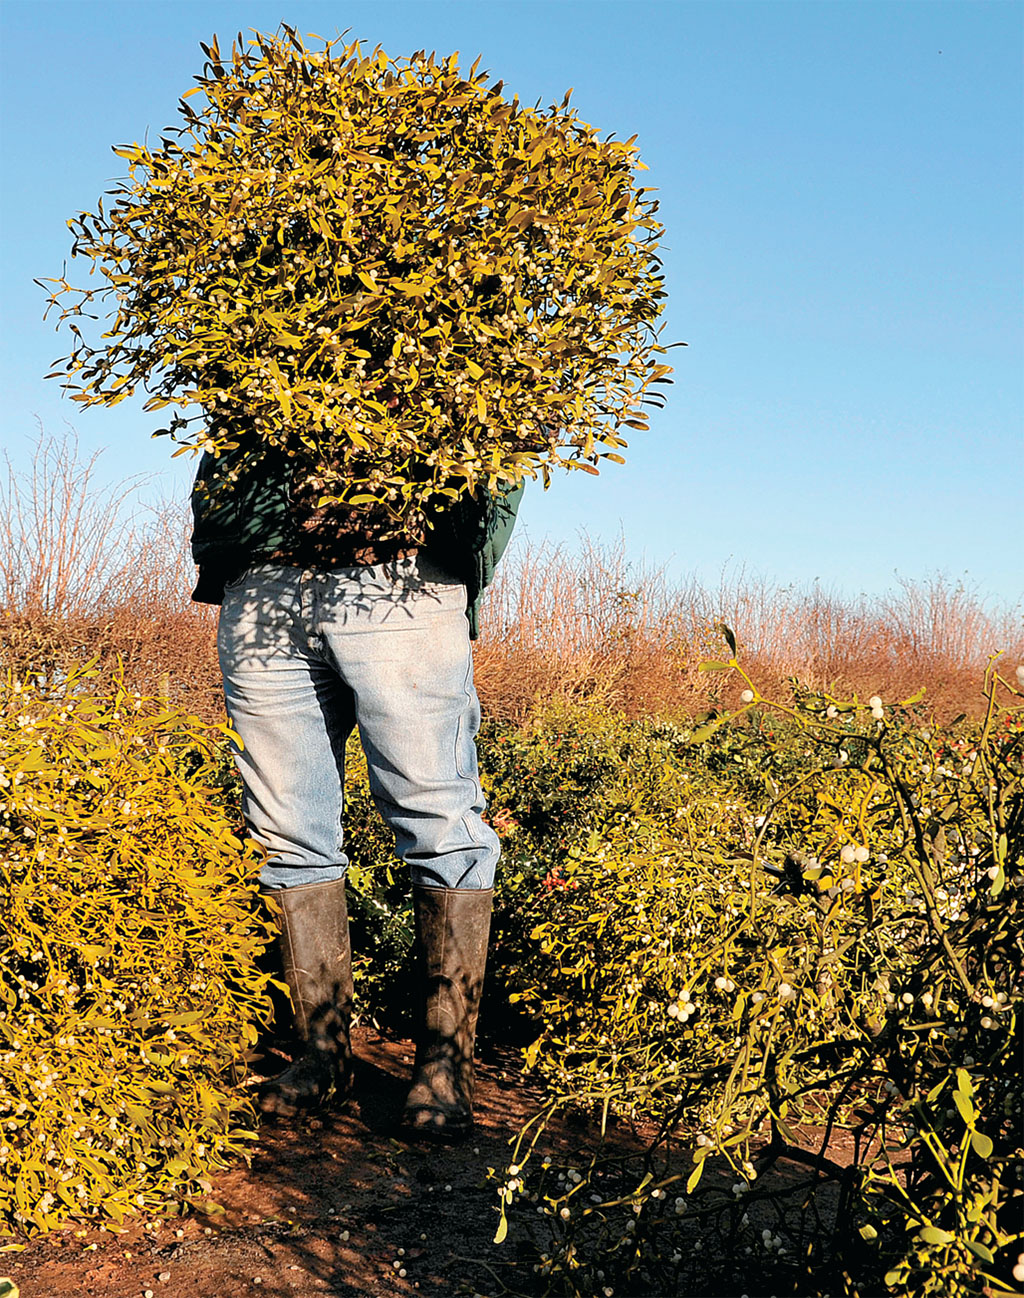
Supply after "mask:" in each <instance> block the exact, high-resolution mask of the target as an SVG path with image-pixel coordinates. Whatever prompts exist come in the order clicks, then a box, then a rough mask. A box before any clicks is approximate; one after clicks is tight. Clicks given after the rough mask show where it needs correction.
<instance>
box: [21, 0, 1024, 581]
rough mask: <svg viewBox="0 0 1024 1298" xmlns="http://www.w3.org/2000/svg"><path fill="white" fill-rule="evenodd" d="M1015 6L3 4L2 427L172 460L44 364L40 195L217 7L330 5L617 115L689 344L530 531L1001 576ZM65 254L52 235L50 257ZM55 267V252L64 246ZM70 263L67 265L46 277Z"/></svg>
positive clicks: (45, 245) (61, 212)
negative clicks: (639, 169)
mask: <svg viewBox="0 0 1024 1298" xmlns="http://www.w3.org/2000/svg"><path fill="white" fill-rule="evenodd" d="M1022 16H1024V7H1022V5H1021V4H1020V3H1018V2H1017V0H994V2H993V0H960V2H957V3H943V2H942V0H896V2H892V0H740V2H738V3H737V2H734V0H703V2H700V3H689V2H688V0H662V2H660V3H659V2H648V0H633V2H632V3H631V2H630V0H589V2H588V3H577V2H576V0H538V2H534V0H465V2H462V0H460V2H458V3H452V2H444V0H418V2H417V3H397V2H391V0H373V2H372V3H367V2H365V0H364V2H362V3H359V2H349V3H345V4H335V3H301V2H300V3H273V4H268V3H263V2H262V0H260V2H256V3H226V2H224V0H202V2H201V3H192V2H191V0H163V2H158V0H150V2H149V3H136V2H134V0H133V2H132V3H123V4H120V3H99V2H96V0H93V2H91V3H90V2H89V0H75V3H64V2H63V0H5V3H4V4H3V7H2V10H0V23H2V36H3V50H2V58H3V64H4V67H3V83H2V92H0V94H2V102H0V107H2V111H3V115H4V118H5V120H6V127H5V133H4V138H3V158H2V163H3V175H4V178H5V180H4V186H3V194H2V205H3V206H2V215H3V226H2V231H0V233H2V236H3V239H2V248H3V266H2V275H3V279H2V291H3V304H4V306H3V345H4V359H3V371H2V374H0V379H2V382H3V407H2V416H0V419H2V423H0V429H2V437H3V441H4V444H5V445H6V446H8V448H9V449H10V450H11V453H12V455H13V458H14V459H15V461H16V462H17V463H24V462H25V460H26V456H27V450H28V447H29V445H30V439H31V437H32V436H33V435H34V433H35V431H36V417H37V416H38V418H39V419H41V420H42V423H43V425H44V427H45V428H46V429H47V431H51V432H60V431H61V430H62V429H64V428H65V426H66V423H68V422H70V423H71V424H72V425H73V426H74V427H75V428H77V429H78V431H79V434H80V437H81V440H82V443H83V445H84V446H85V447H86V448H93V447H99V446H105V447H108V448H110V453H109V454H108V455H106V456H105V457H104V459H105V463H106V465H107V469H106V471H107V473H108V474H109V475H110V476H111V477H114V478H116V477H119V476H121V475H124V474H127V473H130V472H134V471H143V472H149V471H159V472H160V473H161V474H162V478H161V484H162V487H161V490H162V493H164V494H166V493H170V492H177V493H180V494H181V495H184V493H185V490H186V488H187V479H188V477H189V475H190V472H191V469H190V461H189V460H188V459H186V458H182V459H179V460H176V461H173V462H172V461H170V459H169V453H170V450H171V449H172V448H171V447H170V445H169V443H168V442H167V441H166V440H164V439H160V440H157V441H151V440H149V438H148V434H149V432H151V431H152V429H153V428H155V427H158V426H159V424H160V422H161V416H160V414H159V413H157V414H150V415H147V414H144V413H143V412H142V404H143V400H144V398H140V399H138V400H130V401H125V402H123V403H122V404H121V405H119V406H118V407H117V408H116V409H113V410H109V411H108V410H91V411H88V412H85V411H81V410H80V409H79V408H78V407H77V406H76V405H75V404H73V403H72V402H70V401H69V400H68V399H67V398H64V397H62V396H61V393H60V390H59V387H58V384H57V382H56V381H55V380H51V381H50V382H49V383H46V382H44V381H43V377H42V376H43V375H44V374H45V373H46V372H47V370H48V368H49V363H50V362H51V361H52V360H54V359H55V358H57V357H58V356H62V355H65V354H66V353H67V351H68V350H69V348H68V345H67V335H66V334H65V333H63V332H62V333H61V334H57V333H55V332H54V330H53V319H54V317H53V316H52V315H51V318H50V320H49V321H47V322H46V323H45V324H44V323H43V321H42V312H43V309H44V306H45V300H44V294H43V292H42V291H41V290H40V289H39V288H38V287H37V286H36V285H34V284H33V283H32V278H33V276H46V275H58V274H60V273H61V268H62V264H63V262H64V259H65V258H66V257H67V256H68V254H69V251H70V243H71V238H70V232H69V231H68V230H67V227H66V225H65V222H66V221H67V219H68V218H69V217H71V216H73V215H75V214H76V213H77V212H79V211H81V210H89V211H93V210H95V206H96V200H97V198H98V197H99V196H100V194H101V193H102V192H103V190H104V189H108V188H111V187H112V186H111V181H112V180H113V179H114V178H115V177H119V176H121V175H123V170H124V166H123V163H122V162H121V160H120V159H118V158H116V157H115V156H114V155H113V154H112V153H111V152H110V148H111V146H112V145H114V144H122V143H126V142H130V141H133V140H142V139H143V137H144V136H145V134H146V132H147V130H148V132H149V138H150V140H154V139H155V138H156V137H157V135H158V132H159V131H160V130H161V128H163V127H165V126H168V125H174V124H176V122H177V109H176V105H177V100H178V97H179V96H180V95H181V94H182V93H183V92H184V91H185V90H187V89H188V88H189V87H190V86H191V85H192V84H193V82H192V80H191V78H192V76H193V75H194V74H196V73H198V72H199V71H200V69H201V65H202V61H203V55H202V53H201V51H200V49H199V41H200V40H205V41H209V38H210V36H211V35H212V34H213V33H214V32H216V33H217V34H218V36H219V38H220V43H221V47H222V48H225V47H229V46H230V43H231V38H232V36H234V35H235V34H236V33H237V32H238V31H239V30H242V31H243V32H244V33H245V34H246V35H247V36H248V35H249V34H250V33H249V32H248V30H247V29H249V28H253V27H255V28H257V29H259V30H264V31H273V30H275V29H276V28H277V25H278V23H279V22H280V21H281V20H282V19H283V20H284V21H286V22H289V23H291V24H293V25H295V26H297V27H298V28H299V30H300V31H302V32H316V33H318V34H319V35H321V36H324V37H328V38H329V37H332V36H334V35H336V34H338V33H340V32H341V31H343V30H344V29H345V28H346V27H348V28H351V37H359V38H361V39H363V40H365V41H366V42H367V45H368V46H369V47H372V46H373V45H375V44H377V43H378V42H379V43H381V44H382V45H383V46H384V48H385V49H386V50H387V51H388V53H389V54H392V55H393V56H398V55H402V54H409V53H411V52H412V51H414V50H416V49H419V48H421V47H426V48H427V49H428V50H429V49H436V50H437V51H438V53H439V54H440V53H447V52H450V51H451V50H454V49H457V50H459V51H460V54H461V57H462V59H463V62H464V66H465V67H467V68H468V66H469V65H470V64H471V63H472V62H473V60H474V59H475V58H476V56H477V55H478V54H482V55H483V63H482V66H483V67H486V68H489V69H490V70H491V73H492V77H493V78H494V79H498V78H503V79H504V81H505V84H506V91H507V93H509V94H511V93H512V91H517V92H518V93H519V96H520V99H521V100H523V101H524V102H527V103H531V104H532V103H533V102H535V101H536V100H537V99H538V98H539V99H541V100H542V101H543V103H545V104H547V103H550V102H552V101H560V100H561V97H562V95H563V94H564V92H565V90H566V89H568V87H569V86H574V87H575V90H574V94H573V103H574V104H575V106H576V107H577V108H578V110H579V113H580V116H581V117H582V118H583V119H584V120H585V121H589V122H591V123H592V124H594V125H595V126H597V127H599V128H600V129H601V131H602V132H604V133H608V132H612V131H614V132H615V133H616V134H617V135H618V136H619V137H620V138H625V137H627V136H629V135H632V134H633V133H634V132H636V133H638V135H639V141H638V143H639V145H640V147H641V150H642V153H641V156H642V158H643V161H644V162H645V163H646V164H647V166H648V167H649V168H650V170H649V171H648V172H647V173H646V174H645V175H644V177H643V183H644V184H647V185H654V186H657V187H658V190H659V195H658V197H659V198H660V202H661V209H660V212H659V217H660V218H661V220H662V221H663V223H664V225H665V226H666V229H667V234H666V240H665V243H666V248H665V251H664V254H663V255H664V260H665V273H666V277H667V288H668V291H669V302H668V309H667V314H666V317H665V320H666V328H665V332H664V335H663V341H665V342H668V341H674V340H677V339H680V340H685V341H686V342H688V343H689V347H688V348H687V349H678V350H675V351H673V352H672V353H671V356H672V357H674V358H675V359H674V361H673V363H674V364H675V365H676V368H677V372H676V375H675V380H676V382H675V386H674V387H672V388H670V389H668V392H669V404H668V406H667V408H666V409H665V410H664V411H663V412H662V413H661V414H655V417H654V419H653V421H652V429H651V431H650V433H649V434H648V435H646V436H641V435H638V436H637V439H636V441H635V442H634V444H633V446H632V447H631V451H630V453H629V456H628V463H627V465H626V466H625V467H623V468H618V469H616V468H615V466H609V467H608V469H607V470H605V472H604V473H603V474H602V476H601V478H600V479H595V478H590V477H587V476H586V475H582V474H577V475H574V476H572V477H571V478H567V477H564V476H562V477H559V478H558V479H557V480H556V481H555V482H554V484H553V485H552V487H551V489H550V490H549V491H548V492H547V493H546V494H545V493H544V492H543V491H542V489H541V488H540V486H539V484H538V485H537V486H535V487H532V488H528V490H527V497H526V500H525V501H524V505H523V510H522V515H521V517H522V521H523V525H524V528H525V531H526V533H527V534H528V535H529V536H530V537H531V538H532V539H534V540H541V539H543V538H545V537H547V538H550V539H552V540H556V541H564V542H567V543H569V544H570V545H572V544H574V543H575V539H576V537H577V536H578V534H579V533H580V532H581V531H583V530H585V531H587V532H589V533H590V534H592V535H594V536H597V537H601V538H605V539H608V540H614V539H615V538H616V537H617V536H618V534H619V532H620V531H621V532H622V534H623V536H624V538H625V545H626V547H627V550H628V551H629V552H630V554H632V555H635V556H637V557H639V556H641V555H644V556H646V557H647V559H649V560H655V561H659V562H665V563H667V564H668V565H669V568H670V570H671V571H673V572H675V573H678V574H679V575H680V576H683V575H685V574H688V573H691V572H696V573H697V575H698V576H700V577H702V578H703V579H705V580H714V579H715V578H716V577H717V575H718V574H719V572H720V571H721V569H722V567H723V565H727V564H731V565H732V566H733V568H735V567H737V566H738V565H741V564H745V565H746V567H747V569H748V570H753V571H756V572H758V573H759V574H762V575H763V576H765V577H768V578H770V579H776V580H778V581H781V582H784V583H788V582H795V583H798V584H803V583H805V582H810V581H811V580H813V579H814V578H820V579H821V581H822V582H824V583H826V584H828V585H830V586H833V587H834V588H836V589H837V590H839V591H842V592H845V593H848V594H851V595H852V594H856V593H857V592H859V591H862V590H863V591H867V592H881V591H882V590H884V589H886V588H888V587H890V586H891V585H892V584H893V581H894V573H898V574H899V575H900V576H902V577H908V578H920V577H926V576H928V575H930V574H933V573H935V572H937V571H944V572H945V573H947V574H948V575H950V576H951V577H953V578H960V577H962V576H964V574H966V575H967V578H968V579H969V580H970V581H972V582H974V583H977V584H978V585H980V587H981V589H982V590H983V591H986V592H989V593H991V594H992V595H993V596H995V597H998V598H1000V599H1003V600H1010V601H1016V600H1017V599H1018V598H1019V597H1020V596H1021V594H1022V593H1024V562H1022V556H1021V544H1020V537H1021V532H1022V528H1021V516H1022V512H1024V511H1022V503H1024V495H1022V489H1024V468H1022V466H1024V432H1022V405H1024V403H1022V387H1024V382H1022V373H1024V370H1022V358H1024V348H1022V345H1021V344H1022V311H1021V306H1022V270H1024V264H1022V263H1024V258H1022V222H1021V179H1022V118H1021V102H1022V96H1021V91H1022V84H1021V81H1022V78H1021V54H1022ZM76 266H77V263H73V262H72V263H69V269H70V270H72V271H73V270H75V269H76ZM80 274H81V272H80ZM71 278H72V279H74V276H71Z"/></svg>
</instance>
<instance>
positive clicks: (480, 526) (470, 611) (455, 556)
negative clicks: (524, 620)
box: [192, 451, 523, 640]
mask: <svg viewBox="0 0 1024 1298" xmlns="http://www.w3.org/2000/svg"><path fill="white" fill-rule="evenodd" d="M232 475H234V476H232ZM290 476H291V475H290V473H289V466H288V462H287V459H286V457H285V456H284V455H283V454H282V453H281V452H277V451H267V452H266V453H265V454H264V456H263V457H262V459H259V460H258V461H254V460H253V459H252V458H251V457H250V458H248V459H246V460H242V459H241V457H239V456H237V455H236V456H231V455H221V456H217V457H215V456H212V455H209V454H205V455H204V456H203V457H202V459H201V460H200V462H199V469H198V471H197V473H196V478H195V483H194V484H193V487H192V518H193V529H192V558H193V559H194V560H195V562H196V564H198V566H199V578H198V581H197V583H196V588H195V590H194V591H193V592H192V598H193V600H195V601H196V602H197V603H200V604H219V603H221V601H222V600H223V598H224V586H225V583H226V582H229V581H231V580H232V579H233V578H234V577H237V576H238V575H239V574H240V573H241V572H244V570H245V569H246V568H247V567H248V566H249V565H250V564H251V563H252V562H253V561H254V560H255V559H258V558H259V556H260V555H261V554H269V553H271V552H272V551H274V550H277V549H279V548H280V547H282V546H285V545H288V544H290V543H291V542H292V541H293V540H294V539H295V537H294V534H293V531H292V527H293V524H292V521H291V518H292V516H291V510H290V508H289V483H290ZM522 495H523V485H522V484H520V485H519V486H518V487H514V488H513V489H512V490H510V491H508V492H504V493H500V494H492V493H490V492H486V491H482V492H481V493H480V496H479V498H478V499H477V498H473V497H468V496H464V497H462V498H461V499H459V500H458V501H456V503H455V504H454V505H452V506H451V507H450V508H447V509H445V510H444V512H443V513H438V514H437V515H436V516H435V517H434V519H433V520H432V521H433V526H432V528H431V531H430V536H429V539H428V541H427V544H426V545H425V546H424V553H425V554H426V555H427V557H428V558H430V559H431V560H433V561H434V562H435V563H437V564H438V566H439V567H442V568H444V570H445V571H446V572H448V573H450V574H451V575H452V576H453V577H455V578H456V579H457V580H458V581H461V582H464V583H465V586H466V600H467V602H466V616H467V618H468V619H469V634H470V637H471V638H472V639H474V640H475V639H476V638H477V635H478V634H479V615H480V604H481V602H482V599H483V593H484V590H485V589H486V587H487V586H488V585H489V584H490V582H491V580H492V579H493V577H494V572H495V569H496V568H497V566H498V560H499V559H500V558H501V556H502V554H503V553H504V551H505V547H506V546H507V545H508V542H509V538H510V537H511V535H512V528H513V527H514V525H515V519H516V511H517V510H518V508H519V502H520V500H521V499H522Z"/></svg>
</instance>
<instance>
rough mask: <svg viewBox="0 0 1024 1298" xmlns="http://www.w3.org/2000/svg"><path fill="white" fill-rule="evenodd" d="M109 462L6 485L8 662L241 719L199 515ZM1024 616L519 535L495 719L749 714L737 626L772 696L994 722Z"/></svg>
mask: <svg viewBox="0 0 1024 1298" xmlns="http://www.w3.org/2000/svg"><path fill="white" fill-rule="evenodd" d="M98 458H99V453H97V454H94V455H92V456H91V457H90V458H88V459H83V458H82V456H81V453H80V451H79V447H78V442H77V439H76V438H75V437H74V436H73V435H72V436H66V437H64V438H55V437H46V436H44V435H42V433H41V434H40V437H39V440H38V442H37V444H36V448H35V458H34V463H33V466H32V468H31V469H30V470H29V471H28V472H27V473H24V474H17V473H15V472H14V470H13V469H12V468H11V466H10V462H9V461H8V464H7V475H6V481H5V482H0V546H2V548H3V553H4V568H3V573H2V577H0V583H2V584H0V597H2V605H0V630H2V633H3V657H4V660H5V661H6V663H7V664H17V665H20V666H32V667H33V668H34V669H36V670H40V671H45V672H48V673H50V674H54V673H57V674H59V673H60V671H61V670H62V669H63V667H64V666H66V664H67V663H68V662H70V661H72V660H80V659H82V658H83V657H91V656H93V655H97V656H98V657H99V658H100V660H101V662H102V663H103V664H105V665H108V666H109V665H113V664H114V663H115V662H116V660H117V658H118V656H120V658H121V659H123V660H124V663H125V665H126V668H127V671H128V675H129V678H130V680H131V682H132V684H133V685H134V686H135V687H136V688H139V689H142V690H145V691H147V692H152V693H163V694H167V695H168V696H169V697H171V698H172V699H174V700H175V701H176V702H179V703H181V704H184V705H185V706H187V707H189V708H190V709H192V710H193V711H195V712H197V713H198V714H199V715H200V716H203V717H204V718H207V719H211V720H212V719H219V718H221V717H222V716H223V701H222V694H221V681H220V673H219V669H218V666H217V656H216V646H215V632H216V616H217V611H216V609H214V608H210V607H209V606H206V605H198V604H193V603H192V602H191V600H190V598H189V597H190V592H191V590H192V585H193V582H194V572H195V570H194V568H193V566H192V562H191V557H190V555H189V549H188V535H189V516H188V511H187V509H186V508H185V507H184V506H183V505H182V504H180V503H178V502H166V501H165V502H162V503H161V504H158V505H155V506H154V505H149V506H144V505H142V504H141V503H140V495H139V493H140V491H141V489H142V487H143V485H144V483H143V480H141V479H132V480H130V481H128V482H125V483H122V484H120V485H119V486H116V487H113V488H104V487H101V486H99V485H98V484H97V481H96V477H97V475H96V463H97V460H98ZM1021 614H1022V609H1021V605H1020V604H1018V605H1016V606H1013V607H1005V606H1004V607H997V608H994V609H993V608H991V607H989V606H988V605H987V604H986V602H985V601H984V600H983V599H982V598H981V597H980V596H979V595H978V593H977V592H976V591H974V590H971V589H970V588H968V587H965V586H964V585H962V584H954V583H952V582H950V581H949V580H947V579H946V578H944V577H942V576H936V577H934V578H932V579H930V580H926V581H922V582H909V581H906V582H901V583H900V585H899V587H898V589H897V590H896V591H895V592H890V593H889V594H887V595H885V596H882V597H870V596H861V597H860V598H859V599H857V600H853V601H849V600H844V599H842V598H840V597H839V596H838V595H837V594H835V593H834V592H831V591H829V590H827V589H826V588H823V587H821V586H819V585H817V584H816V585H813V586H811V587H809V588H805V589H797V588H794V587H783V586H779V585H777V584H773V583H771V582H769V581H766V580H764V579H763V578H759V577H755V576H748V574H747V573H746V572H745V570H743V569H740V570H739V571H738V572H736V573H735V574H733V575H731V576H725V575H723V577H722V579H721V580H720V582H719V583H718V585H717V587H714V588H709V587H707V586H704V585H701V584H700V583H698V582H697V581H695V580H690V581H688V582H685V583H682V584H679V583H673V582H672V581H671V580H670V579H669V578H668V577H667V576H666V573H665V570H664V569H663V568H657V567H653V566H651V565H649V564H645V563H643V562H639V563H638V562H635V561H631V560H630V559H629V558H628V557H627V547H626V545H625V543H624V541H622V540H621V539H620V540H619V542H618V543H617V544H605V545H600V544H597V543H594V542H590V541H586V540H584V541H583V542H582V543H581V545H580V547H579V549H578V550H577V551H576V552H574V553H569V552H567V551H566V550H564V549H562V548H558V547H551V546H540V547H537V546H530V545H528V544H525V543H523V542H522V541H519V540H517V541H515V542H513V546H512V548H511V550H510V553H509V554H508V555H507V556H506V558H505V559H504V560H503V562H502V565H501V567H500V568H499V570H498V579H497V581H496V582H495V584H494V586H492V587H491V589H490V591H489V592H488V596H487V602H486V606H485V612H484V617H483V622H482V636H481V639H480V641H479V642H478V644H477V647H476V681H477V688H478V690H479V693H480V697H481V700H482V703H483V705H484V708H485V709H486V710H487V711H488V712H489V713H491V714H492V715H495V716H499V717H505V718H509V719H515V718H520V717H523V716H525V715H526V714H527V713H528V712H529V711H530V710H531V709H532V708H533V706H534V704H535V701H536V700H537V699H550V698H552V697H563V698H570V699H587V700H590V701H591V702H593V703H594V704H595V705H602V706H607V707H612V708H616V709H621V710H623V711H624V712H626V713H627V714H628V715H630V716H638V715H644V714H648V715H650V714H663V715H665V714H668V715H672V714H674V715H690V716H692V715H693V714H694V713H696V712H701V711H704V710H706V709H707V708H708V707H709V706H723V705H729V704H731V703H734V702H735V701H736V694H737V693H738V690H739V689H740V688H741V685H740V683H738V682H735V681H732V680H730V679H729V678H726V677H723V676H722V675H720V674H711V675H709V674H707V673H703V672H701V671H700V670H699V665H700V663H701V662H702V661H704V660H706V659H708V658H719V659H720V658H722V657H723V656H727V651H726V650H725V646H724V642H723V640H722V637H721V634H720V633H719V632H718V630H717V629H716V628H717V627H718V625H719V624H721V623H722V622H724V623H726V624H727V625H728V626H730V627H731V628H732V629H733V631H734V632H735V634H736V636H737V639H738V641H739V648H740V654H741V658H742V660H743V663H744V666H745V667H746V668H747V670H748V671H749V672H750V673H751V675H752V676H753V677H754V678H755V679H756V681H757V683H758V685H759V687H760V688H761V690H762V692H764V693H765V694H769V695H771V696H773V697H777V698H785V697H787V696H788V693H789V691H790V688H791V681H792V680H793V679H796V680H799V681H800V682H801V683H802V684H803V685H806V686H808V687H810V688H813V689H826V690H831V691H833V692H835V693H838V694H843V695H850V694H853V693H854V692H856V693H857V694H858V695H860V697H862V698H866V697H869V696H870V695H872V694H879V695H881V697H882V698H883V699H884V700H885V701H886V702H891V701H894V700H898V699H900V698H906V697H908V696H909V695H911V694H912V693H914V692H915V691H916V690H918V689H919V688H920V687H921V686H924V687H925V688H926V696H925V697H926V702H927V704H928V705H929V706H930V707H931V708H932V709H933V711H934V713H935V716H936V718H937V719H938V720H940V721H942V720H947V719H949V718H950V717H952V716H954V715H956V714H957V713H959V712H965V713H967V714H968V715H971V714H975V713H978V712H979V711H980V710H981V708H982V706H983V697H982V695H981V693H980V687H981V681H982V673H983V671H984V667H985V663H986V661H987V658H988V655H989V654H992V653H996V652H999V651H1003V652H1004V653H1005V654H1006V657H1007V659H1008V661H1009V662H1010V663H1013V664H1016V663H1017V662H1020V661H1021V660H1022V659H1024V629H1022V616H1021Z"/></svg>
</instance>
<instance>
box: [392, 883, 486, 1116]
mask: <svg viewBox="0 0 1024 1298" xmlns="http://www.w3.org/2000/svg"><path fill="white" fill-rule="evenodd" d="M493 896H494V890H493V889H492V888H486V889H474V888H425V887H421V886H419V885H414V886H413V890H412V900H413V914H414V916H415V922H416V955H417V964H418V969H417V977H418V980H419V986H420V988H421V989H422V994H423V1002H422V1006H421V1013H420V1022H419V1025H418V1031H417V1040H416V1063H415V1066H414V1070H413V1080H412V1087H411V1089H410V1091H409V1095H408V1098H407V1099H406V1101H405V1107H404V1109H403V1111H402V1125H403V1126H404V1127H405V1128H406V1129H407V1131H408V1132H409V1133H410V1134H413V1135H417V1136H425V1137H428V1138H432V1139H435V1140H445V1141H453V1140H462V1139H464V1138H465V1137H466V1136H467V1135H468V1134H469V1133H470V1131H471V1130H472V1127H473V1044H474V1040H475V1038H476V1021H477V1015H478V1013H479V1010H480V994H481V991H482V989H483V982H484V967H485V965H486V962H487V940H488V937H489V935H490V927H491V902H492V899H493Z"/></svg>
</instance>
